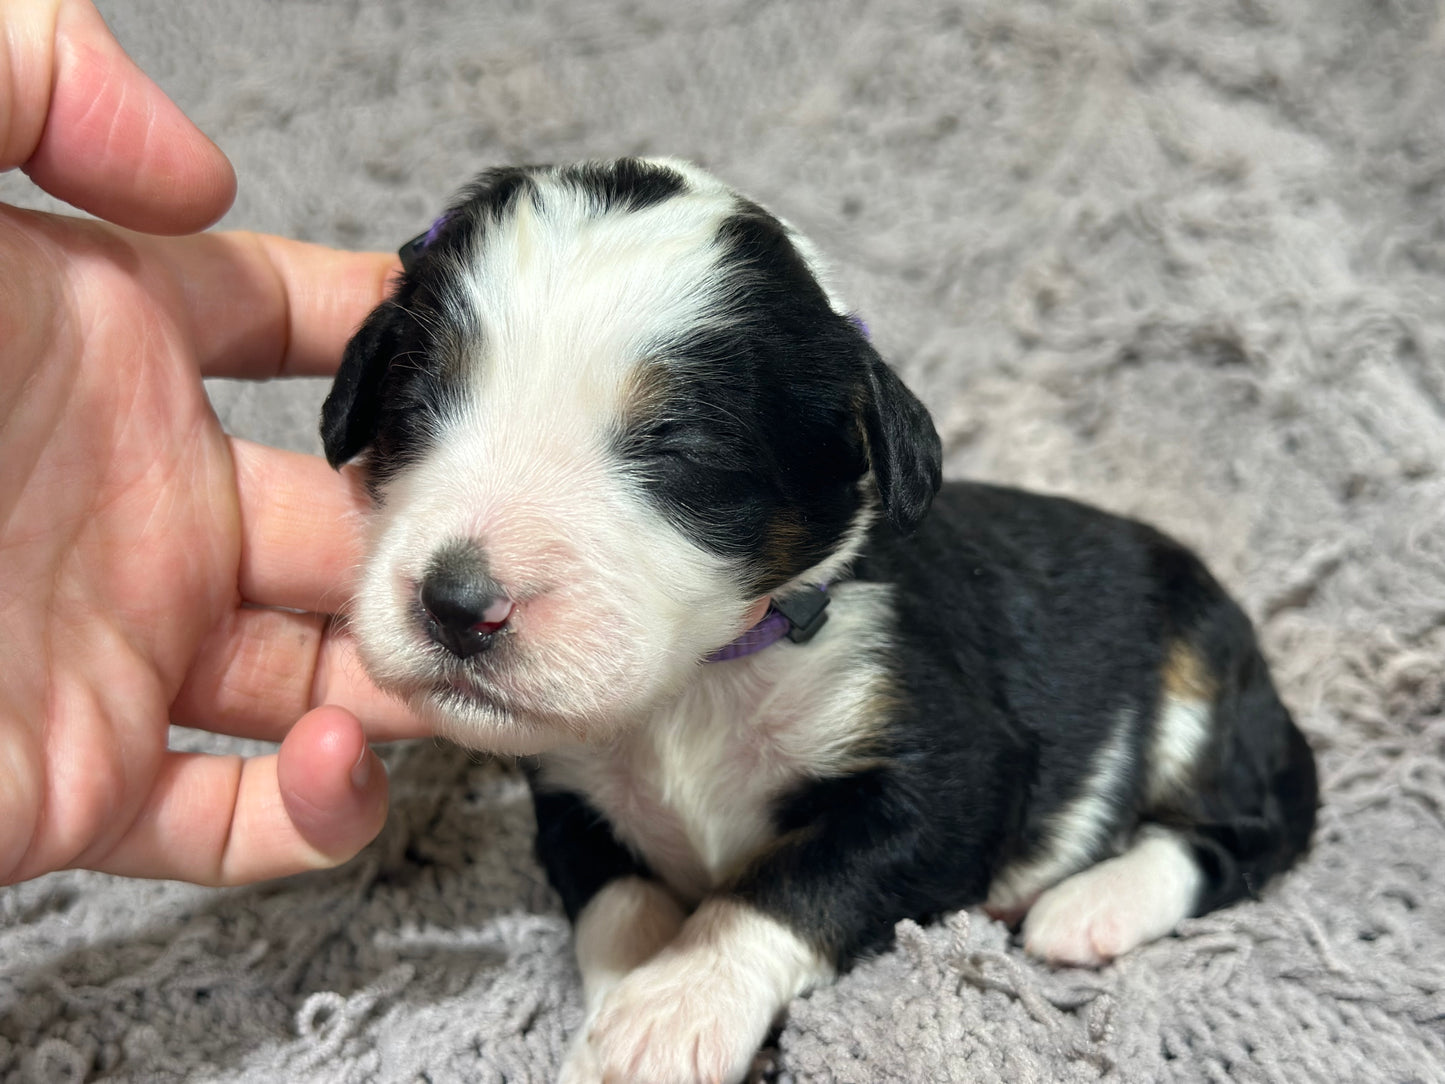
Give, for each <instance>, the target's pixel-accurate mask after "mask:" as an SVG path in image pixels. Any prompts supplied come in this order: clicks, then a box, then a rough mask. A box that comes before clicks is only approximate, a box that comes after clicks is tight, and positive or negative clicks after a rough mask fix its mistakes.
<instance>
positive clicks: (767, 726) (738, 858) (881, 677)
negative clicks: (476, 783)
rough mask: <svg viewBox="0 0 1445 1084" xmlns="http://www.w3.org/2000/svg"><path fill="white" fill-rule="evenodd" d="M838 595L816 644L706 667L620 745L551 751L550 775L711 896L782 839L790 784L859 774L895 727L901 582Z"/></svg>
mask: <svg viewBox="0 0 1445 1084" xmlns="http://www.w3.org/2000/svg"><path fill="white" fill-rule="evenodd" d="M832 594H833V602H832V605H831V607H830V610H829V621H828V623H827V624H826V625H825V626H824V627H823V629H822V630H821V631H820V632H819V633H818V635H817V636H816V637H815V638H814V639H813V640H812V641H811V642H809V643H807V644H802V645H797V644H791V643H788V642H786V641H784V642H781V643H779V644H776V645H774V646H773V647H769V648H766V649H765V650H763V651H761V652H759V653H758V654H756V655H752V656H748V657H747V658H743V659H737V660H733V661H731V662H721V663H709V664H705V665H703V666H701V667H700V669H699V671H698V676H697V680H696V681H695V682H694V683H693V684H692V685H691V686H689V687H688V688H687V689H686V690H685V691H684V692H683V693H682V695H681V696H679V697H678V698H677V699H675V700H673V701H671V702H670V703H668V704H667V705H666V706H665V707H663V708H661V709H659V710H658V711H656V712H655V713H653V714H652V715H651V716H650V717H649V718H647V719H646V720H645V721H644V722H643V723H642V724H641V725H639V726H638V727H636V728H634V729H632V730H630V731H629V732H628V733H626V734H624V735H623V736H622V737H620V738H618V739H617V740H615V741H612V742H609V743H607V744H606V745H577V746H569V747H567V748H564V749H561V750H558V751H555V752H552V753H549V754H547V755H546V756H545V757H544V758H543V760H542V779H543V782H544V783H545V784H546V785H548V786H551V787H556V788H559V789H564V790H571V791H575V792H576V793H578V794H581V795H583V796H584V797H586V798H587V800H588V801H589V802H590V803H591V804H592V805H593V806H594V807H595V808H596V809H597V810H598V811H599V812H601V813H602V814H604V815H605V816H606V818H607V819H608V821H609V822H610V823H611V825H612V830H613V832H614V833H615V834H616V836H617V838H618V839H620V840H621V841H622V842H624V843H625V844H627V845H628V846H629V847H631V848H632V849H633V850H635V851H636V852H637V853H638V854H640V855H641V856H642V857H643V858H644V859H645V860H646V861H647V863H648V865H649V866H650V867H651V868H652V870H653V872H654V873H656V874H657V876H659V877H660V878H662V879H663V880H664V881H666V882H667V883H668V885H670V886H671V887H672V888H673V890H674V891H676V892H677V893H678V894H679V895H681V896H682V897H683V898H685V899H687V900H690V901H696V900H698V899H701V898H702V897H703V896H704V895H706V894H707V893H709V892H710V891H712V890H713V889H715V888H716V887H717V886H718V885H719V884H721V883H722V882H725V881H726V880H728V879H729V878H730V877H732V876H733V875H735V874H736V873H737V872H738V871H739V870H740V869H741V868H742V867H743V866H744V865H745V864H746V863H747V862H748V860H749V859H750V858H751V857H752V856H753V855H754V854H756V853H757V851H758V850H759V849H761V848H762V847H763V846H765V845H766V844H767V843H768V842H769V840H770V839H771V838H772V836H773V834H774V828H773V820H772V812H773V803H774V801H775V800H776V799H777V797H778V796H779V795H780V794H781V793H783V792H785V791H787V790H789V789H791V788H792V787H794V786H796V785H797V784H798V783H799V782H801V781H804V780H807V779H818V778H825V777H827V776H830V775H837V774H839V773H841V772H845V771H848V770H849V769H850V768H851V767H853V766H855V765H856V764H857V763H858V762H859V761H860V759H862V757H863V756H864V755H866V750H865V749H864V747H865V745H866V743H867V741H868V739H869V737H870V736H871V735H872V734H873V733H874V732H875V730H876V728H877V727H878V726H879V725H880V723H881V722H882V716H883V713H884V712H885V711H886V709H887V703H888V699H889V691H890V675H889V671H888V668H887V663H886V659H885V649H886V647H887V640H888V628H889V617H890V611H891V606H890V604H889V596H888V588H886V587H884V586H881V585H877V584H864V583H845V584H841V585H839V586H838V587H836V588H835V589H834V590H833V592H832Z"/></svg>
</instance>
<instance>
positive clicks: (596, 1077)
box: [557, 1020, 602, 1084]
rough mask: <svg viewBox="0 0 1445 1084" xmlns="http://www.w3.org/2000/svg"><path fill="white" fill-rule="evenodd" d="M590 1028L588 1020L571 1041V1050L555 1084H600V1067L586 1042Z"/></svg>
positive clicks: (590, 1023) (590, 1024)
mask: <svg viewBox="0 0 1445 1084" xmlns="http://www.w3.org/2000/svg"><path fill="white" fill-rule="evenodd" d="M591 1026H592V1022H591V1021H590V1020H589V1021H588V1022H587V1023H586V1024H584V1025H583V1027H582V1030H581V1031H579V1032H578V1033H577V1037H576V1038H575V1039H573V1040H572V1048H571V1049H570V1050H568V1051H567V1058H566V1060H565V1061H563V1062H562V1071H561V1072H560V1073H558V1074H557V1084H602V1066H601V1064H600V1063H599V1062H598V1061H597V1056H596V1055H595V1054H593V1053H592V1046H591V1044H590V1043H588V1041H587V1033H588V1031H589V1030H590V1028H591Z"/></svg>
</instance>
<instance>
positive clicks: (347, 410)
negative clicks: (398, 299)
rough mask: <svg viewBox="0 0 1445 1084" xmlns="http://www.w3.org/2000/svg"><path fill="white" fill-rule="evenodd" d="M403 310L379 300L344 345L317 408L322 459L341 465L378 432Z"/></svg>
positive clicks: (368, 442)
mask: <svg viewBox="0 0 1445 1084" xmlns="http://www.w3.org/2000/svg"><path fill="white" fill-rule="evenodd" d="M404 318H405V317H404V314H403V313H402V310H401V309H400V308H399V307H398V306H397V305H395V304H394V303H393V302H391V301H383V302H382V303H381V304H380V305H378V306H377V307H376V308H374V309H372V310H371V315H370V316H368V317H367V318H366V323H364V324H362V325H361V328H360V329H359V330H358V331H357V332H356V334H355V335H353V336H352V337H351V341H350V342H349V343H347V344H346V352H345V353H343V354H342V355H341V367H340V368H339V369H338V370H337V371H336V381H335V383H333V384H332V385H331V394H329V395H328V396H327V397H326V402H325V403H324V404H323V405H322V407H321V444H322V447H323V448H325V449H326V461H327V462H328V463H330V464H331V465H332V466H333V467H339V466H341V464H343V463H345V462H346V461H347V460H349V459H350V458H352V456H354V455H356V454H357V453H358V452H360V451H361V450H362V449H363V448H365V447H366V446H367V445H368V444H370V443H371V441H372V438H373V437H375V436H376V419H377V414H378V412H379V411H380V409H381V385H382V381H383V380H384V379H385V378H386V370H387V367H388V366H389V365H390V364H391V360H392V358H394V357H395V356H396V354H397V352H398V344H399V342H400V337H401V325H402V321H403V320H404Z"/></svg>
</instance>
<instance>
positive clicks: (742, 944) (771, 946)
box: [561, 899, 832, 1084]
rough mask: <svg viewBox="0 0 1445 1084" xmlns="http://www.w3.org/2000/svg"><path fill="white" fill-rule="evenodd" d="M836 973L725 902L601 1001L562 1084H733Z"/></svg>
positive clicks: (709, 904) (782, 933) (774, 925)
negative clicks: (779, 1024) (782, 1021)
mask: <svg viewBox="0 0 1445 1084" xmlns="http://www.w3.org/2000/svg"><path fill="white" fill-rule="evenodd" d="M831 978H832V967H831V965H829V963H828V962H827V961H826V960H825V959H824V958H823V957H822V956H821V955H820V954H819V953H818V952H817V951H816V950H815V949H813V948H812V947H811V946H809V945H808V944H807V943H806V942H804V941H802V940H801V939H800V938H799V937H798V936H797V935H796V934H794V933H793V932H792V931H791V930H789V929H788V928H787V927H786V926H784V925H782V924H781V923H779V922H776V921H774V920H773V919H771V918H768V917H767V916H766V915H763V914H761V913H759V912H757V911H755V910H753V909H752V908H750V907H748V906H746V905H744V904H741V903H738V902H736V901H731V900H726V899H711V900H708V901H706V902H705V903H703V904H702V906H700V907H699V908H698V909H697V911H696V912H694V913H693V915H692V917H690V918H689V919H688V920H687V921H686V922H685V923H684V924H683V927H682V930H681V932H680V933H679V934H678V936H677V937H676V938H675V939H674V940H673V942H672V943H671V944H670V945H668V946H667V947H666V948H664V949H662V950H661V951H660V952H658V953H657V954H656V955H654V956H652V957H651V958H650V959H649V960H648V961H647V962H646V963H644V964H642V965H641V966H639V967H638V968H636V969H635V970H633V971H632V972H631V973H630V974H628V975H627V977H626V978H624V979H622V980H621V981H620V982H617V983H616V984H615V985H614V986H612V987H611V988H610V990H609V991H608V992H607V993H606V994H605V995H604V996H603V997H602V1000H601V1004H600V1005H599V1006H598V1008H597V1010H596V1011H595V1013H592V1014H589V1020H588V1023H587V1025H586V1028H585V1030H584V1032H583V1034H582V1035H581V1036H579V1039H578V1041H577V1042H576V1043H575V1044H574V1045H573V1048H572V1051H571V1053H570V1055H569V1056H568V1059H567V1062H566V1064H565V1065H564V1066H563V1069H562V1075H561V1081H562V1084H604V1082H607V1084H613V1082H616V1084H623V1082H626V1084H732V1082H734V1081H739V1080H741V1079H742V1078H743V1077H744V1075H745V1074H746V1073H747V1071H748V1067H749V1066H750V1065H751V1063H752V1060H753V1055H754V1053H755V1052H756V1051H757V1049H758V1047H759V1045H761V1043H762V1041H763V1038H764V1037H765V1036H766V1035H767V1031H768V1027H769V1026H770V1025H771V1024H772V1022H773V1019H774V1018H775V1017H776V1016H777V1015H778V1013H779V1012H780V1011H781V1010H782V1009H783V1007H784V1006H786V1005H787V1003H788V1002H789V1001H790V1000H791V999H792V998H794V997H795V996H797V995H798V994H800V993H802V992H803V991H804V990H806V989H808V988H809V987H810V986H813V985H815V984H816V983H819V982H824V981H827V980H828V979H831Z"/></svg>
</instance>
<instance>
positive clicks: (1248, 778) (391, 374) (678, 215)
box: [322, 159, 1316, 1084]
mask: <svg viewBox="0 0 1445 1084" xmlns="http://www.w3.org/2000/svg"><path fill="white" fill-rule="evenodd" d="M403 255H404V256H405V257H406V258H407V259H406V262H407V265H408V266H407V269H406V270H405V272H404V274H403V275H402V276H401V278H400V280H399V281H398V282H397V284H396V287H395V289H394V291H393V293H392V295H391V297H390V299H389V300H387V301H386V302H385V303H384V304H382V305H381V306H380V307H379V308H377V309H376V310H375V311H374V312H373V313H372V314H371V316H370V318H369V319H368V320H367V321H366V323H365V324H364V325H363V327H362V328H361V329H360V331H359V332H358V333H357V334H356V336H355V338H354V339H353V340H352V342H351V343H350V345H349V346H348V347H347V350H346V353H345V357H344V359H343V361H342V365H341V369H340V372H339V374H338V376H337V378H336V384H335V387H334V388H333V390H332V392H331V395H330V398H329V399H328V400H327V401H326V405H325V408H324V411H323V418H322V435H323V438H324V443H325V448H326V454H327V456H328V458H329V459H330V461H331V462H332V464H333V465H340V464H342V463H345V462H348V461H350V460H352V459H354V458H356V459H358V466H359V469H360V471H361V472H362V475H363V477H364V478H365V480H366V482H367V484H368V486H369V487H370V491H371V493H372V494H373V496H374V498H375V502H376V512H375V517H374V524H373V528H372V534H371V542H370V551H369V556H368V559H367V561H366V565H365V568H364V571H363V574H362V578H361V583H360V588H359V592H358V594H357V597H356V599H355V604H354V608H353V610H352V613H351V616H350V622H351V627H352V629H353V630H354V634H355V636H356V640H357V642H358V644H359V646H360V649H361V652H362V655H363V658H364V659H365V662H366V665H367V667H368V669H369V670H370V672H371V674H372V675H373V677H374V678H375V679H376V681H377V682H378V683H379V684H380V685H381V686H383V687H384V688H387V689H390V690H393V691H394V692H396V693H397V694H399V695H400V696H403V697H405V698H406V699H407V700H408V701H409V702H410V703H411V705H412V706H413V707H414V708H415V709H416V710H417V711H418V712H419V713H420V714H421V715H422V716H423V717H425V718H426V719H427V720H429V721H430V722H431V723H432V724H434V726H435V727H436V729H437V730H438V731H439V732H441V733H443V734H445V735H448V736H450V737H452V738H454V739H455V740H457V741H458V742H461V743H462V744H464V745H467V746H470V747H474V748H478V749H485V750H491V751H495V752H500V753H507V754H521V755H525V756H527V757H529V758H530V759H528V760H527V761H526V762H525V763H526V764H527V770H528V773H529V776H530V779H531V782H532V786H533V792H534V796H535V804H536V814H537V831H538V839H537V847H538V853H539V855H540V858H541V861H542V863H543V865H544V866H545V867H546V870H547V872H548V875H549V876H550V878H551V880H552V883H553V885H555V887H556V889H557V892H558V894H559V895H560V897H561V900H562V904H563V906H564V907H565V908H566V910H567V913H568V915H569V916H570V917H571V918H572V919H573V920H574V921H575V923H576V950H577V961H578V964H579V967H580V970H581V974H582V980H583V983H584V987H585V1000H586V1019H585V1022H584V1023H583V1025H582V1028H581V1030H580V1032H579V1034H578V1036H577V1039H576V1041H575V1044H574V1046H573V1048H572V1051H571V1053H570V1055H569V1057H568V1060H567V1063H566V1066H565V1067H564V1070H563V1079H564V1080H565V1081H567V1082H569V1084H583V1082H593V1084H595V1082H598V1081H613V1082H628V1084H693V1082H724V1081H736V1080H738V1079H740V1078H741V1077H743V1076H744V1075H745V1073H746V1072H747V1070H748V1067H749V1064H750V1062H751V1059H752V1057H753V1055H754V1053H755V1051H756V1049H757V1047H758V1046H759V1044H760V1042H761V1041H762V1040H763V1039H764V1037H765V1035H766V1033H767V1030H768V1028H769V1026H770V1024H771V1023H772V1021H773V1020H774V1018H775V1017H776V1016H777V1015H778V1013H779V1012H780V1010H782V1009H783V1007H784V1006H785V1005H787V1003H788V1001H789V999H790V998H792V997H794V996H795V995H796V994H798V993H800V992H802V991H804V990H806V989H808V988H809V987H811V986H813V985H815V984H818V983H822V982H826V981H828V980H829V979H830V978H831V977H832V976H834V975H835V974H836V973H837V972H838V971H839V970H840V969H843V968H846V967H847V966H848V965H849V964H850V963H852V962H853V961H854V960H856V959H857V958H858V957H859V955H860V954H863V953H868V952H872V951H875V950H878V949H881V948H884V947H886V946H887V945H888V943H889V940H890V938H891V936H892V931H893V927H894V924H895V923H896V922H897V921H898V920H899V919H902V918H905V917H915V918H917V917H924V916H929V915H934V914H937V913H939V912H943V911H949V910H953V909H957V908H961V907H966V906H970V905H974V904H983V905H984V906H986V907H987V908H988V909H989V911H990V912H991V913H993V914H995V915H999V916H1002V917H1005V918H1007V919H1008V920H1010V921H1018V920H1022V923H1023V925H1022V935H1023V942H1024V946H1025V948H1026V949H1027V950H1028V951H1029V952H1031V953H1033V954H1035V955H1037V956H1039V957H1042V958H1043V959H1045V960H1049V961H1053V962H1058V963H1067V964H1081V965H1095V964H1099V963H1101V962H1103V961H1106V960H1108V959H1110V958H1112V957H1114V956H1116V955H1118V954H1119V953H1122V952H1125V951H1127V950H1128V949H1130V948H1132V947H1133V946H1135V945H1138V944H1140V943H1141V942H1144V941H1148V940H1150V939H1153V938H1157V937H1161V936H1163V935H1165V934H1167V933H1169V932H1170V931H1171V930H1172V929H1173V928H1174V927H1175V925H1176V923H1178V922H1179V920H1180V919H1182V918H1184V917H1186V916H1188V915H1196V914H1200V913H1203V912H1205V911H1208V910H1210V909H1212V908H1215V907H1219V906H1221V905H1223V904H1226V903H1228V902H1230V901H1231V900H1236V899H1239V898H1241V897H1244V896H1247V895H1252V894H1254V893H1256V892H1258V891H1259V890H1260V888H1261V887H1262V886H1263V885H1264V883H1265V882H1266V881H1267V880H1268V879H1269V878H1270V877H1271V876H1273V875H1274V874H1276V873H1278V872H1280V871H1281V870H1283V869H1285V868H1286V867H1287V866H1288V865H1289V864H1290V863H1291V862H1292V861H1293V860H1294V859H1295V858H1296V857H1297V856H1298V855H1299V854H1300V853H1301V852H1302V851H1303V850H1304V849H1305V847H1306V846H1307V844H1308V840H1309V836H1310V832H1311V829H1312V825H1313V821H1314V810H1315V804H1316V782H1315V769H1314V762H1313V760H1312V758H1311V755H1310V751H1309V748H1308V747H1307V745H1306V744H1305V741H1304V739H1303V738H1302V737H1301V735H1300V732H1299V731H1298V730H1297V729H1296V728H1295V726H1294V724H1293V723H1292V722H1291V719H1290V716H1289V714H1288V713H1287V712H1286V710H1285V708H1284V707H1283V706H1282V705H1281V704H1280V701H1279V698H1278V697H1277V696H1276V694H1275V690H1274V688H1273V686H1272V684H1271V682H1270V678H1269V674H1268V672H1267V671H1266V668H1265V663H1264V660H1263V659H1262V658H1261V656H1260V652H1259V649H1258V648H1257V646H1256V644H1255V640H1254V637H1253V634H1252V631H1251V628H1250V624H1249V621H1248V619H1247V618H1246V617H1245V616H1244V614H1243V613H1241V611H1240V610H1239V608H1238V607H1237V606H1236V605H1234V603H1232V602H1231V601H1230V600H1229V599H1228V598H1227V597H1226V596H1225V594H1224V592H1223V591H1222V590H1221V589H1220V587H1219V585H1218V584H1217V583H1216V582H1215V581H1214V579H1213V578H1211V576H1210V574H1209V573H1208V572H1207V571H1206V570H1205V569H1204V567H1203V566H1202V565H1201V564H1200V563H1199V561H1198V560H1197V559H1196V558H1195V557H1194V556H1192V555H1191V554H1190V553H1189V552H1188V551H1187V550H1185V549H1184V548H1183V547H1181V546H1180V545H1178V544H1177V543H1175V542H1173V541H1171V540H1169V539H1168V538H1165V537H1164V536H1162V535H1161V534H1159V533H1158V532H1156V531H1154V530H1151V529H1150V528H1148V527H1146V526H1143V525H1142V524H1139V523H1135V522H1131V521H1128V520H1124V519H1119V518H1117V517H1114V516H1110V515H1106V514H1104V513H1102V512H1099V511H1095V510H1093V509H1090V508H1086V507H1084V506H1082V505H1079V504H1075V503H1073V502H1071V501H1067V500H1060V499H1056V498H1049V497H1042V496H1033V495H1029V494H1025V493H1021V492H1016V491H1013V490H1009V489H1003V488H998V487H995V486H986V485H971V484H966V483H962V482H951V483H948V484H946V485H942V486H940V472H939V463H940V448H939V440H938V436H937V434H936V432H935V430H934V428H933V424H932V422H931V421H930V419H929V416H928V413H927V411H926V410H925V409H924V408H923V406H922V405H921V404H920V403H919V402H918V400H917V399H916V398H914V396H913V395H912V394H911V393H910V392H909V391H908V390H907V389H906V388H905V387H904V386H903V385H902V383H900V381H899V380H898V378H897V377H896V376H895V375H894V374H893V373H892V371H891V370H890V369H889V368H888V367H887V366H886V365H885V364H884V362H883V361H882V360H881V359H880V358H879V356H878V354H877V353H876V352H875V351H874V349H873V347H872V346H871V345H870V344H869V341H868V337H867V335H866V333H865V331H864V329H863V327H862V325H861V324H860V323H859V322H858V321H857V320H855V319H854V318H852V317H850V315H849V310H848V308H847V307H846V306H845V305H844V304H843V303H842V301H840V300H839V298H838V297H837V295H836V294H835V293H834V292H833V289H832V287H831V286H830V283H829V278H828V275H827V272H826V271H825V269H824V268H823V266H822V264H821V262H820V260H819V258H818V256H817V255H816V253H815V252H814V250H813V248H812V246H811V245H810V244H809V243H808V242H807V241H806V240H804V239H803V238H802V237H800V236H799V235H798V234H797V233H795V232H794V231H793V230H792V229H790V228H789V227H788V226H787V225H786V224H784V223H783V222H781V221H779V220H778V219H777V218H774V217H773V216H772V215H770V214H769V213H768V212H767V211H765V210H763V209H762V208H761V207H759V206H758V205H757V204H755V203H752V202H749V201H748V200H747V199H745V198H743V197H741V196H739V195H738V194H737V193H735V192H733V191H731V190H730V189H728V188H726V187H724V186H723V185H722V184H720V183H719V182H718V181H716V180H714V179H713V178H712V177H710V176H708V175H707V174H705V173H703V172H701V171H699V170H697V169H696V168H694V167H692V166H689V165H686V164H684V163H680V162H675V161H641V160H635V159H623V160H620V161H616V162H606V163H600V162H599V163H587V164H584V165H579V166H572V167H563V168H528V169H498V170H492V171H490V172H487V173H485V174H483V175H482V176H481V178H480V179H479V180H477V181H476V182H475V183H474V184H473V185H472V186H471V187H470V188H469V189H467V190H466V191H465V193H464V194H463V195H462V197H461V198H460V199H459V200H458V201H457V202H456V203H455V204H454V205H453V206H452V207H451V209H450V210H448V211H447V212H446V214H445V215H444V216H443V217H442V218H441V219H439V220H438V222H437V223H436V225H434V226H433V227H432V229H431V230H430V231H429V232H428V233H427V234H426V235H425V236H424V237H422V238H418V239H417V241H415V242H413V243H412V245H410V246H409V247H408V249H407V250H404V252H403ZM930 505H931V506H932V511H931V512H930ZM925 513H929V514H928V515H927V516H925Z"/></svg>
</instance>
